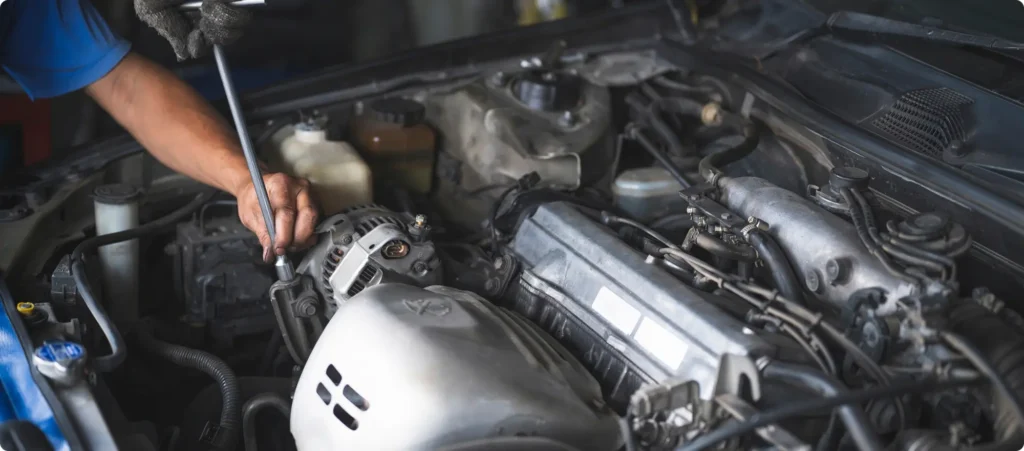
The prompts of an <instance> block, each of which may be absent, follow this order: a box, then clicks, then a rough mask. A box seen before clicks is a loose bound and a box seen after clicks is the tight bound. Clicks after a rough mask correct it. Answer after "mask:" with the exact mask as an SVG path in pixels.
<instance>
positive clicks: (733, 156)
mask: <svg viewBox="0 0 1024 451" xmlns="http://www.w3.org/2000/svg"><path fill="white" fill-rule="evenodd" d="M740 121H741V120H740V119H739V118H738V117H736V116H731V115H730V116H726V118H725V120H724V122H723V125H726V126H731V127H738V128H739V129H740V130H741V131H742V134H743V141H742V142H740V143H739V144H737V145H735V146H733V147H730V148H728V149H724V150H721V151H718V152H715V153H713V154H711V155H708V156H706V157H704V158H702V159H701V160H700V164H698V165H697V170H698V171H699V172H700V175H701V177H704V180H707V181H708V182H714V183H717V182H718V180H719V179H720V178H721V177H722V175H724V172H722V169H721V168H722V167H724V166H725V165H727V164H730V163H735V162H737V161H739V160H742V159H743V158H744V157H746V156H747V155H750V153H751V152H753V151H754V149H757V145H758V143H759V142H760V140H761V130H760V126H759V125H757V123H747V124H745V125H742V126H741V125H739V124H740V123H741V122H740Z"/></svg>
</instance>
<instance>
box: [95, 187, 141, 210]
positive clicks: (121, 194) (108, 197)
mask: <svg viewBox="0 0 1024 451" xmlns="http://www.w3.org/2000/svg"><path fill="white" fill-rule="evenodd" d="M92 196H93V198H94V199H95V200H96V202H99V203H101V204H114V205H121V204H129V203H132V202H135V201H137V200H139V197H142V190H140V189H139V188H136V187H135V186H134V185H129V184H127V183H111V184H109V185H100V186H97V187H96V189H95V190H93V192H92Z"/></svg>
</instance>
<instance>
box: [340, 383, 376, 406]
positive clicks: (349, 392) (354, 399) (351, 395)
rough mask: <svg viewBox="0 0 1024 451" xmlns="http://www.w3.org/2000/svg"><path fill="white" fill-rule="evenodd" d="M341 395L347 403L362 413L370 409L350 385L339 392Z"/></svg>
mask: <svg viewBox="0 0 1024 451" xmlns="http://www.w3.org/2000/svg"><path fill="white" fill-rule="evenodd" d="M341 394H342V395H344V396H345V399H347V400H348V402H350V403H352V405H353V406H356V408H357V409H359V410H362V411H363V412H365V411H366V409H369V408H370V403H369V402H368V401H366V398H364V397H363V396H362V395H360V394H359V392H357V391H356V390H355V389H354V388H352V386H351V385H346V386H345V389H344V390H342V391H341Z"/></svg>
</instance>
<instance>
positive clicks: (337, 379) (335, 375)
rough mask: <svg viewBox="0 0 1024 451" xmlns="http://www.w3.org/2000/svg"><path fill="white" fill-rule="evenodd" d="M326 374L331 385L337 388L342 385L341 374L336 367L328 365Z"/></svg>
mask: <svg viewBox="0 0 1024 451" xmlns="http://www.w3.org/2000/svg"><path fill="white" fill-rule="evenodd" d="M324 373H326V374H327V378H328V379H330V380H331V383H332V384H334V385H335V386H337V385H338V384H340V383H341V373H339V372H338V369H337V368H335V367H334V365H327V371H325V372H324Z"/></svg>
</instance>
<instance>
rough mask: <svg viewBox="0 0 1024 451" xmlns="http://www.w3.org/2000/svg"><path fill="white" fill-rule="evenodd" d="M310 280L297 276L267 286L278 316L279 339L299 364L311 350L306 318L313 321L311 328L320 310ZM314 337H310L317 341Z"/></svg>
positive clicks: (275, 315) (315, 322)
mask: <svg viewBox="0 0 1024 451" xmlns="http://www.w3.org/2000/svg"><path fill="white" fill-rule="evenodd" d="M318 299H319V298H318V297H317V294H316V290H315V289H314V287H313V281H312V279H310V278H309V277H305V276H297V277H295V278H293V279H292V280H290V281H284V280H281V281H278V282H275V283H274V284H273V285H271V286H270V306H271V307H272V308H273V310H274V317H275V318H277V326H278V328H279V329H280V330H281V338H282V339H283V341H284V344H285V347H287V348H288V353H289V354H291V356H292V359H294V360H295V362H296V363H298V364H299V365H301V364H303V363H305V362H306V359H307V358H309V354H310V352H312V350H313V349H312V344H311V341H310V335H309V331H308V329H307V328H306V321H305V320H306V319H310V320H312V321H313V322H314V324H313V325H314V328H315V329H319V328H317V327H315V326H316V325H317V324H318V323H317V321H318V320H319V318H318V317H319V314H320V312H321V309H320V304H319V301H318ZM316 338H317V337H313V341H312V342H315V341H316Z"/></svg>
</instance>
